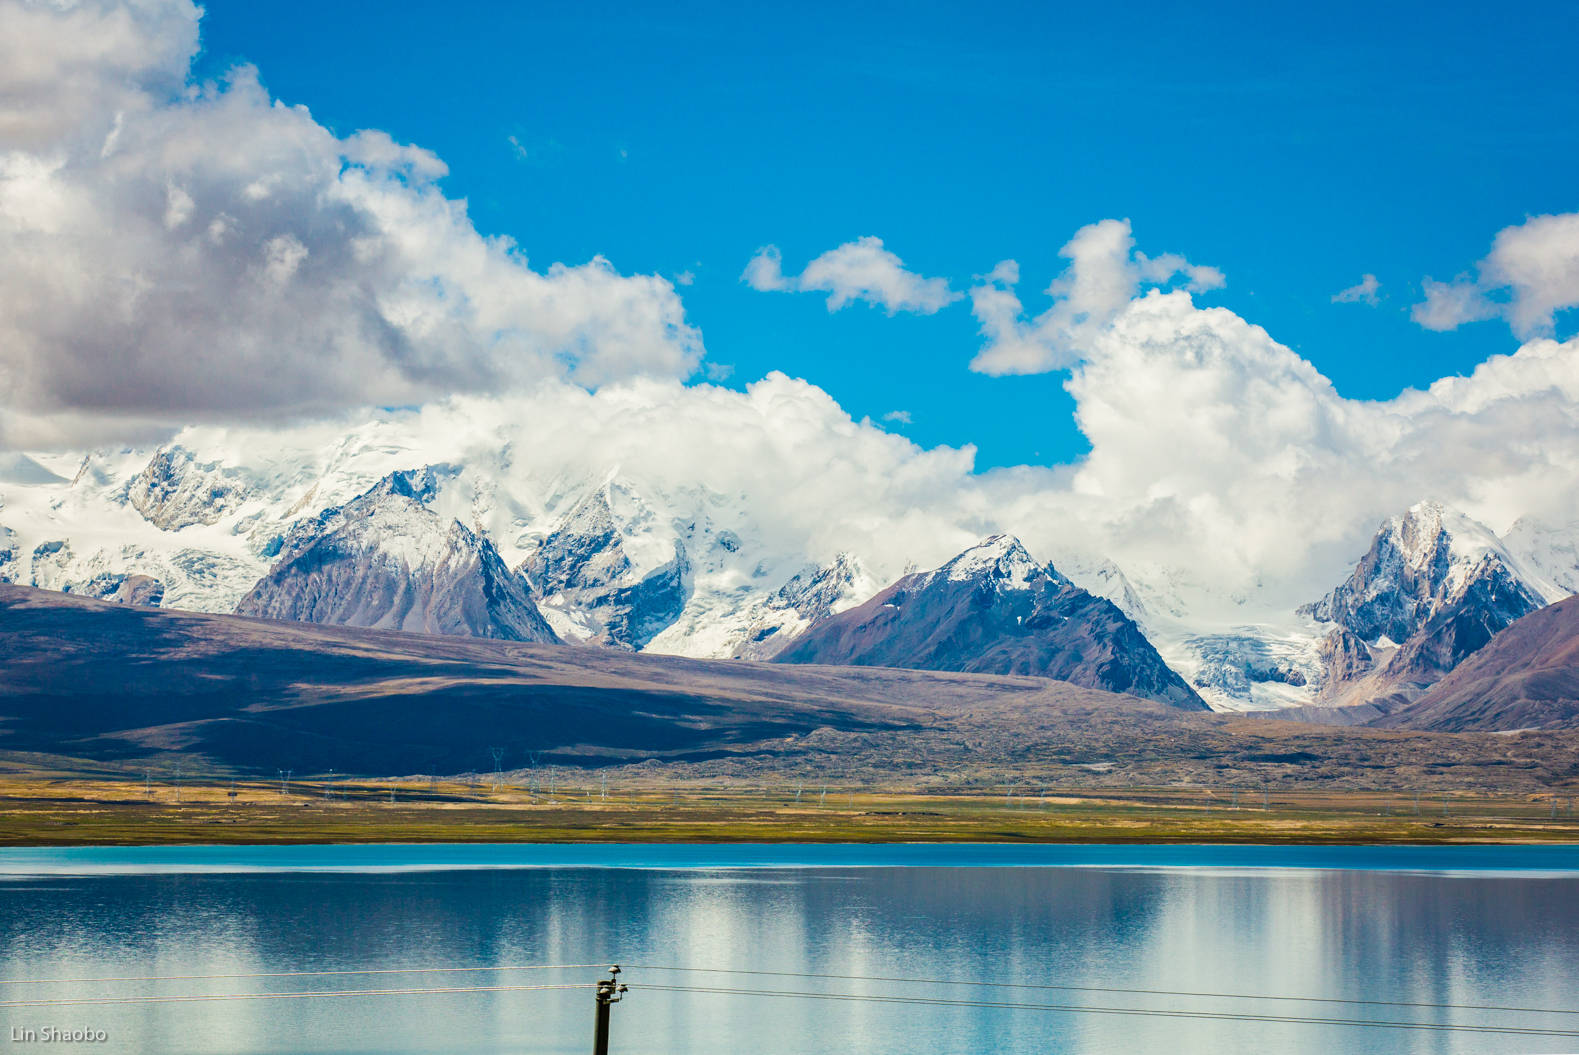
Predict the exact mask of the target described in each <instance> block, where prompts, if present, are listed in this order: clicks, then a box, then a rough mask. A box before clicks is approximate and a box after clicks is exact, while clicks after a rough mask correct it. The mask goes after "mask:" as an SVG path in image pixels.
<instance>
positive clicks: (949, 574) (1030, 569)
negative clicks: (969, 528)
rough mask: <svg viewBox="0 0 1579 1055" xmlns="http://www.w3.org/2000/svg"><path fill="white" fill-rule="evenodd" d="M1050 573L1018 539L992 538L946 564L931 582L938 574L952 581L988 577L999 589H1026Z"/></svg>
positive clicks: (1011, 536)
mask: <svg viewBox="0 0 1579 1055" xmlns="http://www.w3.org/2000/svg"><path fill="white" fill-rule="evenodd" d="M1047 574H1048V573H1047V569H1046V568H1044V567H1042V565H1040V564H1038V563H1037V562H1036V560H1035V558H1033V557H1032V556H1031V554H1030V553H1029V552H1028V551H1027V550H1026V548H1025V546H1024V545H1023V544H1021V542H1020V540H1019V539H1017V538H1015V537H1014V536H1013V535H993V536H991V537H989V538H986V539H983V540H982V541H981V542H979V543H977V544H976V545H974V546H972V547H970V548H969V549H967V550H965V551H964V552H963V553H961V554H959V555H958V556H957V557H955V558H954V559H952V560H950V561H949V562H948V563H946V564H944V565H943V566H942V567H941V568H939V569H938V570H937V571H935V572H933V573H932V575H931V576H928V581H929V582H930V581H932V580H933V578H934V577H935V576H939V575H941V576H943V577H944V578H946V579H948V580H949V581H950V582H965V581H968V580H971V579H983V578H985V579H991V580H992V581H993V582H994V583H995V584H996V585H997V586H998V587H999V588H1000V589H1009V590H1027V589H1030V587H1031V586H1032V584H1033V583H1035V582H1037V581H1039V580H1040V579H1042V578H1045V577H1046V576H1047Z"/></svg>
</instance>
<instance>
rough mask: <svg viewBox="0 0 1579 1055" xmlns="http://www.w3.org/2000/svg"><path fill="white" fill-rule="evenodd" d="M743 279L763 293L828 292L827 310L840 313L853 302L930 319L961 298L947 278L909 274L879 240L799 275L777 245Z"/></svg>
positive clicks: (847, 247)
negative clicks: (788, 270) (790, 268)
mask: <svg viewBox="0 0 1579 1055" xmlns="http://www.w3.org/2000/svg"><path fill="white" fill-rule="evenodd" d="M740 278H741V281H743V282H745V283H746V284H747V285H749V286H751V288H752V289H758V290H763V291H781V292H782V291H798V292H821V293H827V294H828V310H829V311H838V310H839V309H840V308H842V307H844V306H845V305H846V304H848V303H850V302H851V301H852V300H864V301H866V302H867V303H868V304H875V305H877V306H878V307H881V308H884V309H886V310H887V311H888V314H890V315H893V314H894V313H896V312H900V311H910V312H915V313H917V314H920V315H931V314H933V313H934V312H937V311H940V310H941V309H943V308H945V307H947V306H948V305H950V304H952V303H954V301H956V300H959V299H960V294H958V293H956V292H954V291H953V290H951V289H950V288H949V284H948V280H947V279H941V278H923V277H922V276H921V275H918V274H916V273H915V272H913V271H907V270H905V266H904V261H903V260H901V259H899V257H898V256H896V255H894V253H892V252H890V251H889V250H887V249H885V248H883V240H882V239H881V238H873V237H866V238H857V239H856V240H855V241H853V242H846V243H845V244H843V245H841V246H839V247H838V248H836V249H830V250H828V251H827V252H825V253H823V254H822V255H820V256H818V257H817V258H816V259H814V260H812V262H811V263H809V264H807V265H806V268H805V270H804V271H802V272H801V273H800V274H799V275H795V276H790V275H785V274H784V261H783V257H782V255H781V254H780V253H779V249H778V247H777V246H773V245H769V246H763V247H762V248H761V249H759V250H757V253H756V255H755V256H753V257H752V258H751V260H750V262H749V263H747V264H746V270H745V272H744V273H743V274H742V275H741V276H740Z"/></svg>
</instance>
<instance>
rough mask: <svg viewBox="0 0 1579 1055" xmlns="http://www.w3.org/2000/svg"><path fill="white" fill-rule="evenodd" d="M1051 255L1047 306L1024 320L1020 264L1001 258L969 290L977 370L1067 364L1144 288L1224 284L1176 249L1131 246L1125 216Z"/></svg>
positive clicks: (1081, 233)
mask: <svg viewBox="0 0 1579 1055" xmlns="http://www.w3.org/2000/svg"><path fill="white" fill-rule="evenodd" d="M1058 254H1059V255H1060V256H1062V257H1064V258H1066V259H1067V260H1068V261H1069V266H1068V267H1067V268H1065V270H1064V273H1063V274H1062V275H1060V276H1059V277H1058V278H1057V279H1055V280H1054V281H1053V284H1052V285H1051V286H1049V287H1048V288H1047V295H1048V296H1049V297H1051V298H1053V305H1052V307H1050V308H1048V309H1047V310H1046V311H1044V312H1043V313H1042V314H1041V315H1038V316H1037V317H1036V318H1034V319H1032V320H1030V321H1025V320H1024V313H1025V309H1024V306H1023V305H1022V304H1021V303H1020V298H1019V295H1018V294H1016V293H1015V290H1014V287H1015V286H1016V285H1018V284H1019V281H1020V266H1019V264H1018V263H1017V262H1015V261H1013V260H1004V261H1002V262H1000V263H999V264H998V266H997V267H995V268H993V269H992V271H990V272H989V273H988V274H986V275H983V276H981V280H980V281H979V282H978V284H977V285H976V286H975V287H974V288H972V289H971V291H970V299H971V311H972V313H973V314H974V315H975V316H976V321H977V322H978V323H979V324H980V326H981V334H982V336H983V337H984V338H986V342H987V343H986V345H985V347H983V348H982V349H981V351H980V352H978V353H977V355H976V358H975V359H973V360H972V361H971V364H970V367H971V369H972V370H975V371H977V372H979V373H983V374H993V375H1003V374H1041V373H1047V372H1048V371H1050V370H1062V369H1066V368H1067V367H1069V366H1071V365H1073V364H1074V363H1075V362H1076V361H1077V360H1078V359H1079V358H1080V356H1081V355H1082V353H1083V352H1084V350H1085V348H1086V347H1087V345H1088V343H1089V341H1090V340H1091V339H1092V338H1093V337H1094V336H1095V335H1097V334H1100V333H1101V332H1103V330H1104V329H1105V328H1106V327H1107V326H1108V325H1109V324H1110V323H1111V322H1112V321H1113V319H1114V318H1115V317H1116V316H1117V315H1118V313H1119V312H1120V311H1122V310H1123V309H1124V307H1125V306H1126V305H1127V304H1129V302H1130V301H1131V300H1132V299H1134V297H1135V295H1136V294H1137V293H1138V292H1139V291H1140V290H1141V289H1142V288H1143V287H1146V286H1160V285H1167V284H1169V283H1172V282H1173V281H1175V280H1176V279H1179V278H1182V279H1183V280H1184V285H1185V288H1187V289H1189V290H1191V291H1192V292H1205V291H1208V290H1213V289H1218V288H1221V287H1222V286H1223V285H1224V282H1225V280H1224V278H1223V273H1222V272H1221V271H1219V270H1217V268H1215V267H1207V266H1198V265H1195V264H1191V263H1190V262H1189V261H1188V260H1186V259H1184V257H1182V256H1179V255H1177V254H1175V253H1165V254H1163V255H1162V256H1158V257H1148V256H1146V254H1144V253H1140V252H1136V251H1135V239H1134V236H1133V235H1132V234H1131V232H1130V225H1129V221H1128V220H1101V221H1099V222H1097V223H1093V224H1089V225H1087V226H1085V227H1082V228H1081V229H1080V230H1078V231H1076V232H1075V236H1074V237H1073V238H1071V239H1070V240H1069V241H1068V242H1067V243H1066V244H1065V245H1064V247H1063V248H1062V249H1060V250H1059V251H1058Z"/></svg>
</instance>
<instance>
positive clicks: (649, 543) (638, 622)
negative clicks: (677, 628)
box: [522, 473, 692, 650]
mask: <svg viewBox="0 0 1579 1055" xmlns="http://www.w3.org/2000/svg"><path fill="white" fill-rule="evenodd" d="M522 571H523V572H524V573H525V575H526V577H527V578H528V579H529V580H530V581H531V583H532V588H533V590H534V591H535V595H536V597H537V599H538V602H539V604H540V605H541V606H542V609H543V611H544V613H545V615H546V616H547V618H548V619H549V621H550V622H551V623H552V624H553V625H554V627H555V629H556V630H557V631H558V632H559V633H560V635H561V636H562V637H566V638H569V639H572V640H581V641H589V642H592V643H595V644H601V645H610V646H613V647H616V648H628V649H633V650H640V649H642V648H645V647H646V646H647V645H648V644H649V643H651V642H652V640H653V639H654V638H655V637H657V636H658V635H659V634H660V633H662V632H663V631H664V629H666V628H667V627H668V626H670V625H671V624H672V623H673V622H674V621H675V620H676V619H678V618H679V616H680V613H681V612H682V611H683V610H684V608H685V604H686V601H687V600H688V599H689V597H690V594H691V589H692V567H691V560H690V555H689V553H688V551H687V549H686V546H685V542H684V540H683V539H682V538H681V537H680V532H679V530H678V528H677V525H676V524H675V523H674V522H673V520H672V518H668V519H666V518H664V517H662V516H660V515H659V513H658V512H657V510H656V509H655V508H654V506H653V504H652V503H650V502H649V501H648V500H647V499H645V498H644V497H643V496H642V495H641V494H640V493H639V492H638V491H637V490H636V489H635V488H634V487H633V486H631V485H630V484H629V483H627V482H626V481H624V480H622V479H621V478H620V477H619V476H618V474H617V473H610V474H609V475H608V476H607V477H605V479H604V480H603V482H602V483H601V484H600V485H599V486H597V487H596V488H594V489H593V490H591V491H590V492H588V493H587V494H586V495H585V496H583V497H582V498H581V499H580V500H579V501H577V502H576V503H575V504H574V505H573V506H572V507H571V508H570V510H569V511H568V512H566V513H565V515H564V516H563V517H561V518H560V520H559V521H558V522H557V523H556V524H555V525H554V528H553V530H552V531H550V532H549V534H548V535H547V536H546V537H545V538H544V539H543V540H542V541H541V542H540V543H539V544H538V546H537V548H536V549H535V550H534V551H533V552H532V554H531V555H530V556H529V557H527V559H526V561H525V562H524V563H523V564H522Z"/></svg>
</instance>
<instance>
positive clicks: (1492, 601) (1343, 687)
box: [1301, 502, 1550, 703]
mask: <svg viewBox="0 0 1579 1055" xmlns="http://www.w3.org/2000/svg"><path fill="white" fill-rule="evenodd" d="M1549 589H1550V587H1549V586H1548V585H1547V584H1546V583H1544V581H1542V580H1540V579H1539V577H1538V576H1536V575H1533V574H1532V573H1531V572H1530V571H1529V570H1528V569H1527V568H1526V566H1525V565H1524V563H1523V562H1521V561H1520V560H1518V559H1517V558H1515V557H1514V556H1513V555H1512V554H1511V553H1509V552H1508V549H1507V548H1506V547H1505V546H1504V545H1503V543H1502V541H1501V540H1500V539H1498V538H1497V536H1496V534H1495V533H1494V532H1493V531H1492V530H1491V529H1490V528H1488V527H1486V526H1485V525H1484V524H1481V523H1480V522H1479V521H1476V520H1474V519H1472V518H1470V517H1467V516H1465V515H1464V514H1462V513H1459V512H1457V511H1455V510H1452V509H1449V508H1447V507H1445V506H1443V505H1441V504H1440V503H1436V502H1422V503H1420V504H1418V505H1416V506H1414V507H1412V508H1411V509H1410V510H1409V511H1408V512H1407V513H1405V514H1403V515H1402V516H1397V517H1392V518H1390V519H1389V520H1387V521H1386V522H1385V523H1384V524H1382V526H1381V529H1380V530H1379V531H1377V533H1376V537H1375V538H1374V539H1373V541H1372V542H1371V547H1370V549H1369V550H1367V551H1366V554H1365V556H1364V557H1362V558H1361V559H1360V562H1359V564H1358V565H1357V566H1356V567H1355V569H1354V572H1353V574H1351V575H1350V576H1349V578H1348V579H1347V580H1346V581H1345V582H1343V583H1341V584H1340V585H1338V586H1337V587H1336V588H1335V589H1333V591H1332V592H1331V593H1329V594H1328V595H1327V596H1326V597H1324V598H1322V599H1321V600H1320V601H1317V602H1316V603H1314V604H1311V605H1307V606H1305V607H1304V608H1303V609H1301V613H1302V614H1305V615H1309V616H1311V617H1313V618H1315V619H1317V620H1321V621H1324V622H1330V623H1333V624H1336V625H1335V626H1334V628H1333V629H1332V630H1331V631H1330V632H1329V633H1328V636H1327V640H1326V641H1325V642H1324V643H1323V644H1322V657H1323V659H1324V661H1325V662H1326V667H1327V669H1326V672H1325V677H1324V679H1323V685H1322V689H1321V693H1320V698H1321V699H1323V700H1325V701H1327V702H1343V703H1358V702H1365V701H1366V700H1367V699H1372V698H1376V697H1379V696H1385V695H1391V694H1396V693H1400V692H1402V693H1405V694H1407V693H1412V692H1417V691H1419V690H1420V689H1422V688H1424V687H1425V686H1428V685H1430V684H1431V683H1433V682H1434V681H1435V680H1436V679H1438V678H1440V677H1441V676H1442V675H1443V674H1445V673H1446V672H1447V671H1449V670H1452V669H1453V667H1455V666H1456V665H1457V664H1458V663H1459V662H1460V661H1461V660H1463V659H1464V657H1465V656H1468V655H1470V654H1471V653H1473V652H1475V651H1476V650H1478V649H1479V648H1481V647H1482V646H1483V645H1484V644H1485V643H1486V642H1487V641H1488V640H1490V638H1491V635H1493V634H1495V633H1497V632H1498V631H1499V630H1501V629H1503V628H1504V627H1506V626H1508V625H1509V624H1511V623H1512V622H1513V621H1514V620H1516V619H1519V618H1520V617H1522V616H1525V615H1528V614H1529V613H1530V612H1533V611H1535V610H1536V609H1537V608H1540V607H1542V606H1543V605H1544V604H1545V603H1546V601H1547V599H1548V598H1547V596H1546V595H1547V593H1548V592H1549Z"/></svg>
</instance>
